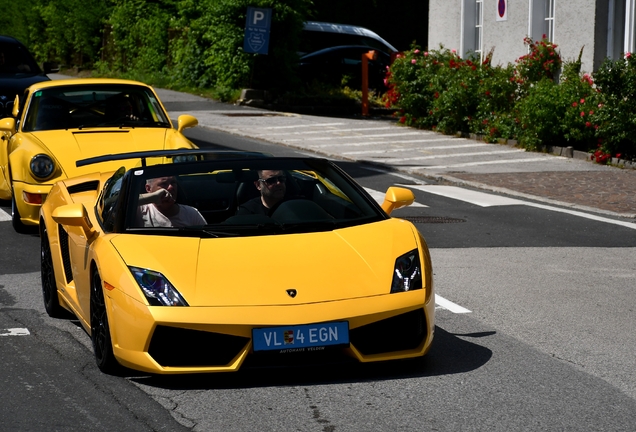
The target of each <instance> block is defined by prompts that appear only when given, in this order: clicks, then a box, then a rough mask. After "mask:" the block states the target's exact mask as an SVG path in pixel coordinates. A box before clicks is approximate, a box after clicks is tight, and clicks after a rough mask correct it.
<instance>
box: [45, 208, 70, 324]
mask: <svg viewBox="0 0 636 432" xmlns="http://www.w3.org/2000/svg"><path fill="white" fill-rule="evenodd" d="M40 274H41V279H42V296H43V298H44V309H46V313H47V314H49V316H50V317H52V318H62V316H63V315H64V309H63V308H62V306H60V300H59V297H58V294H57V284H56V282H55V270H54V268H53V259H52V257H51V246H50V243H49V236H48V232H47V229H46V226H45V225H44V221H41V222H40Z"/></svg>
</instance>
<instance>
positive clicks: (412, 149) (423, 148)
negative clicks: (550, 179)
mask: <svg viewBox="0 0 636 432" xmlns="http://www.w3.org/2000/svg"><path fill="white" fill-rule="evenodd" d="M487 145H490V144H485V143H476V144H459V145H448V146H433V147H426V146H417V147H402V148H396V149H384V150H356V151H348V152H342V154H346V155H355V154H377V153H380V154H381V153H398V152H406V151H408V152H423V151H429V150H448V149H459V148H471V147H483V146H487Z"/></svg>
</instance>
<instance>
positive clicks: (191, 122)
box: [177, 114, 199, 132]
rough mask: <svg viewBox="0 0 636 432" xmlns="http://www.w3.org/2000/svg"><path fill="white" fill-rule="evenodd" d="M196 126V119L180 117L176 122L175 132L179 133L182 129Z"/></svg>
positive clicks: (189, 116)
mask: <svg viewBox="0 0 636 432" xmlns="http://www.w3.org/2000/svg"><path fill="white" fill-rule="evenodd" d="M198 124H199V120H197V119H196V117H193V116H191V115H189V114H184V115H180V116H179V119H178V120H177V130H178V131H179V132H181V131H183V130H184V129H187V128H191V127H195V126H196V125H198Z"/></svg>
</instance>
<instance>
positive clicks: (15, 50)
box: [0, 36, 57, 118]
mask: <svg viewBox="0 0 636 432" xmlns="http://www.w3.org/2000/svg"><path fill="white" fill-rule="evenodd" d="M53 72H57V69H56V67H55V65H53V64H51V63H45V64H44V71H43V70H42V69H40V66H39V65H38V64H37V62H36V61H35V59H34V58H33V56H32V55H31V53H30V52H29V50H27V48H26V47H25V46H24V45H23V44H22V43H21V42H20V41H19V40H17V39H16V38H13V37H11V36H0V118H5V117H11V116H12V114H11V111H12V110H13V101H14V100H15V96H16V95H18V94H19V95H22V93H23V92H24V90H25V89H26V88H27V87H29V86H30V85H31V84H35V83H38V82H40V81H48V80H49V77H47V76H46V74H48V73H53Z"/></svg>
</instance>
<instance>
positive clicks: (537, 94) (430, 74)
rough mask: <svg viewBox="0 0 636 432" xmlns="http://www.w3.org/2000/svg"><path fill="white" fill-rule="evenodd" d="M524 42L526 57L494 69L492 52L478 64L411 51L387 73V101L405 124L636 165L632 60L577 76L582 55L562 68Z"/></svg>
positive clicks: (545, 47) (550, 54)
mask: <svg viewBox="0 0 636 432" xmlns="http://www.w3.org/2000/svg"><path fill="white" fill-rule="evenodd" d="M525 43H526V44H527V45H528V46H529V48H530V52H529V53H528V54H527V55H524V56H521V57H519V59H517V61H516V62H515V64H514V65H508V66H492V65H491V58H492V52H490V53H488V54H486V55H485V59H484V61H483V62H482V63H479V61H478V60H477V58H476V57H471V56H468V57H467V58H465V59H462V58H460V57H459V56H457V53H456V52H455V50H449V49H446V48H444V47H443V46H440V49H439V50H431V51H425V52H422V51H421V50H420V49H419V48H417V47H413V48H412V49H411V50H410V51H407V52H405V53H403V54H401V55H400V57H399V58H398V59H397V60H396V61H395V62H394V63H393V65H392V66H391V68H390V70H389V71H388V74H387V85H388V86H389V91H388V92H387V93H386V95H385V96H384V102H385V103H386V106H387V107H393V108H395V109H396V115H398V116H399V119H400V122H401V123H404V124H406V125H409V126H416V127H423V128H429V129H433V130H439V131H441V132H444V133H449V134H454V133H457V132H462V133H465V132H471V133H475V134H480V135H482V136H483V138H484V140H486V141H489V142H494V141H495V140H496V139H497V138H509V139H516V140H518V142H519V145H521V146H523V147H526V148H528V149H531V150H539V149H543V148H545V147H546V146H572V147H573V148H574V149H576V150H582V151H588V152H590V153H591V156H590V158H591V159H592V160H594V161H596V162H599V163H606V162H607V161H608V160H609V159H610V158H611V157H619V158H621V157H622V158H625V159H636V115H634V114H635V113H636V59H634V58H632V57H631V55H629V54H628V55H626V57H625V59H621V60H618V61H616V62H610V61H606V62H605V63H604V64H603V66H602V67H601V69H600V70H599V71H598V72H597V73H596V74H595V75H594V76H591V75H590V74H581V55H582V50H581V53H580V54H579V57H578V59H577V60H575V61H569V62H563V61H562V60H561V57H560V55H559V53H558V51H556V48H557V46H556V45H554V44H552V43H550V42H549V41H547V40H545V38H544V39H543V40H542V41H540V42H536V43H535V42H533V41H532V40H530V39H527V38H526V39H525Z"/></svg>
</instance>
